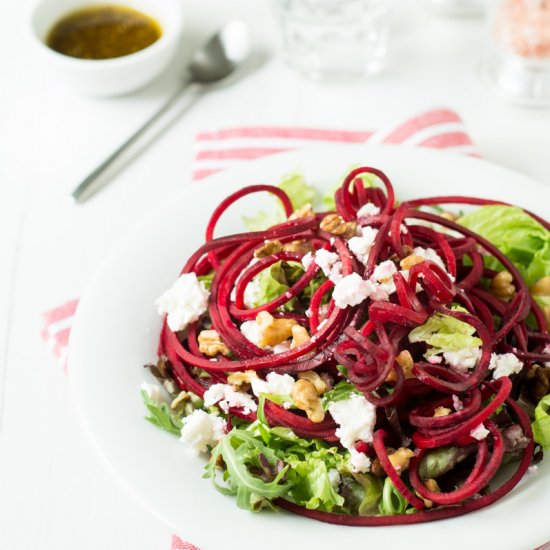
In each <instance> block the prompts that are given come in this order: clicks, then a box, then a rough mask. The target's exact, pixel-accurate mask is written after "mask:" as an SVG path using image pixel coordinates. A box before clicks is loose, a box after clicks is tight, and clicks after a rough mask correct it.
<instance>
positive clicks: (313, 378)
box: [298, 370, 328, 395]
mask: <svg viewBox="0 0 550 550" xmlns="http://www.w3.org/2000/svg"><path fill="white" fill-rule="evenodd" d="M298 378H299V379H300V380H307V381H308V382H311V383H312V384H313V386H314V387H315V390H316V391H317V393H318V394H319V395H322V394H323V393H325V392H326V391H327V389H328V386H327V383H326V382H325V381H324V380H323V378H322V377H321V376H319V375H318V374H317V373H316V372H315V371H312V370H306V371H304V372H300V373H298Z"/></svg>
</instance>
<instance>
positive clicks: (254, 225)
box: [243, 172, 316, 231]
mask: <svg viewBox="0 0 550 550" xmlns="http://www.w3.org/2000/svg"><path fill="white" fill-rule="evenodd" d="M279 187H280V188H281V189H282V190H283V191H284V192H285V193H286V194H287V195H288V198H289V199H290V202H291V203H292V207H293V208H294V210H297V209H298V208H302V206H305V205H306V204H307V203H310V204H311V205H313V204H314V202H315V193H316V191H315V188H314V187H312V186H311V185H308V184H307V183H306V181H305V178H304V176H303V175H302V174H300V173H298V172H294V173H291V174H288V175H286V176H284V177H283V179H282V181H281V183H279ZM275 200H276V202H275V203H274V205H273V207H272V208H271V209H270V210H269V211H268V212H265V211H261V212H258V214H256V215H254V216H243V220H244V223H245V225H246V228H247V229H248V230H249V231H263V230H264V229H267V228H268V227H271V226H273V225H276V224H278V223H282V222H284V221H285V220H286V216H285V212H284V209H283V206H282V204H281V203H280V201H279V200H277V199H275Z"/></svg>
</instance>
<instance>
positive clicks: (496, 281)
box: [489, 271, 516, 302]
mask: <svg viewBox="0 0 550 550" xmlns="http://www.w3.org/2000/svg"><path fill="white" fill-rule="evenodd" d="M513 280H514V278H513V277H512V274H511V273H510V272H508V271H500V272H499V273H497V274H496V275H495V276H494V277H493V279H492V280H491V285H490V287H489V291H490V292H491V294H492V295H493V296H494V297H495V298H499V299H500V300H502V301H504V302H509V301H510V299H511V298H512V296H513V295H514V294H515V292H516V287H515V286H514V285H513V284H512V281H513Z"/></svg>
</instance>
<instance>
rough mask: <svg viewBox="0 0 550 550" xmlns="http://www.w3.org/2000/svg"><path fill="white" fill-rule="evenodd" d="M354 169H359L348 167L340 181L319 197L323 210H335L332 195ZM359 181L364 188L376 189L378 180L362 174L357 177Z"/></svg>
mask: <svg viewBox="0 0 550 550" xmlns="http://www.w3.org/2000/svg"><path fill="white" fill-rule="evenodd" d="M355 168H359V165H358V164H356V165H353V166H350V168H349V170H348V171H347V172H346V173H345V174H344V175H343V176H342V178H341V181H339V182H338V183H337V184H336V185H334V187H332V188H331V189H330V190H329V191H328V193H326V194H325V195H323V196H322V197H321V203H322V205H323V208H324V209H325V210H336V202H335V200H334V194H335V193H336V191H338V188H339V187H340V186H341V185H342V182H343V181H344V178H345V177H346V176H347V175H348V174H349V173H350V172H351V171H352V170H355ZM359 179H361V180H362V181H363V184H364V185H365V187H377V186H378V183H379V181H380V180H379V179H378V177H377V176H375V175H374V174H362V175H361V176H359Z"/></svg>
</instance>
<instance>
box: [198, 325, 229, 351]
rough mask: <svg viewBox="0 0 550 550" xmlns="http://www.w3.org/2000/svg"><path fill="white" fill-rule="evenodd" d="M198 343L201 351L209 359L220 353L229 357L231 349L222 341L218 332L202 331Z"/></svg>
mask: <svg viewBox="0 0 550 550" xmlns="http://www.w3.org/2000/svg"><path fill="white" fill-rule="evenodd" d="M198 341H199V351H200V352H201V353H204V354H205V355H208V356H209V357H215V356H216V355H218V354H219V353H220V354H222V355H229V348H228V347H227V346H226V345H225V344H224V343H223V342H222V341H221V338H220V335H219V334H218V331H217V330H213V329H211V330H201V332H200V333H199V337H198Z"/></svg>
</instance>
